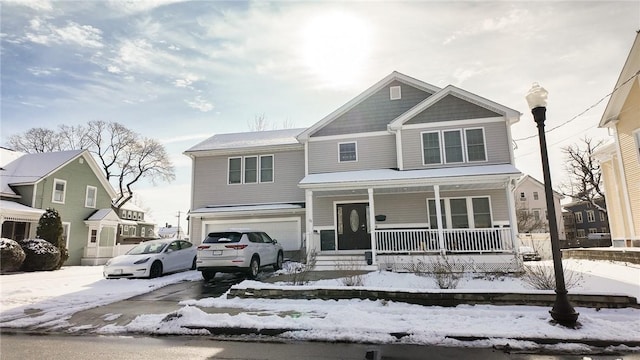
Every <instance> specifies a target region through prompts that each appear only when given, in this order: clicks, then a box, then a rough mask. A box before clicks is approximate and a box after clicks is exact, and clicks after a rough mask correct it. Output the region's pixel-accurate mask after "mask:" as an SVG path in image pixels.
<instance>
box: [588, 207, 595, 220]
mask: <svg viewBox="0 0 640 360" xmlns="http://www.w3.org/2000/svg"><path fill="white" fill-rule="evenodd" d="M587 221H588V222H595V221H596V213H595V212H594V211H593V210H587Z"/></svg>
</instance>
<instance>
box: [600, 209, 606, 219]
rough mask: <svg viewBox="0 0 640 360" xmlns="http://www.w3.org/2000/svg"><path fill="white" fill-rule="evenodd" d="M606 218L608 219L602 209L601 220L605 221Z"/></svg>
mask: <svg viewBox="0 0 640 360" xmlns="http://www.w3.org/2000/svg"><path fill="white" fill-rule="evenodd" d="M605 220H606V216H605V215H604V213H603V212H602V211H600V221H605Z"/></svg>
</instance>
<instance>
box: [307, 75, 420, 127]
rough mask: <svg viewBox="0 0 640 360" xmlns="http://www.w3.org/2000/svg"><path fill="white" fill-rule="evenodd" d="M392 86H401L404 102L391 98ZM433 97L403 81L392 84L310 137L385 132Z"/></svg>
mask: <svg viewBox="0 0 640 360" xmlns="http://www.w3.org/2000/svg"><path fill="white" fill-rule="evenodd" d="M392 86H400V87H401V92H402V98H401V99H399V100H390V99H389V88H390V87H392ZM431 95H432V94H431V93H429V92H426V91H423V90H420V89H417V88H415V87H413V86H410V85H407V84H405V83H402V82H400V81H397V80H396V81H392V82H391V83H390V84H388V85H387V86H384V87H383V88H382V89H380V90H379V91H377V92H376V93H374V94H373V95H371V96H370V97H368V98H367V99H365V100H364V101H363V102H361V103H360V104H358V105H356V106H355V107H354V108H353V109H351V110H349V111H347V112H346V113H345V114H343V115H341V116H339V117H338V118H336V119H335V120H333V121H332V122H331V123H330V124H328V125H327V126H325V127H323V128H322V129H320V130H318V131H317V132H316V133H314V134H312V135H311V136H312V137H315V136H331V135H341V134H354V133H363V132H370V131H385V130H387V124H389V123H390V122H391V121H392V120H393V119H395V118H396V117H398V116H400V115H401V114H403V113H404V112H406V111H407V110H409V109H411V108H412V107H414V106H415V105H417V104H418V103H419V102H421V101H422V100H424V99H426V98H427V97H429V96H431Z"/></svg>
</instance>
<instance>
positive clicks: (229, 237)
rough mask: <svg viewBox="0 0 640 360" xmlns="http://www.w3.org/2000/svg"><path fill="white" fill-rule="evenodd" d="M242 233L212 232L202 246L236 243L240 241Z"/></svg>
mask: <svg viewBox="0 0 640 360" xmlns="http://www.w3.org/2000/svg"><path fill="white" fill-rule="evenodd" d="M241 237H242V233H239V232H213V233H209V234H208V235H207V237H206V238H205V239H204V241H203V243H204V244H216V243H237V242H239V241H240V238H241Z"/></svg>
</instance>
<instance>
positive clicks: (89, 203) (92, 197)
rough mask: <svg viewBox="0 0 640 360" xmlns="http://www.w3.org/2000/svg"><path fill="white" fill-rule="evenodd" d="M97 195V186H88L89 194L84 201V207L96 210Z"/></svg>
mask: <svg viewBox="0 0 640 360" xmlns="http://www.w3.org/2000/svg"><path fill="white" fill-rule="evenodd" d="M97 194H98V188H96V187H95V186H89V185H87V193H86V196H85V199H84V206H85V207H88V208H95V207H96V196H97Z"/></svg>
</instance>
